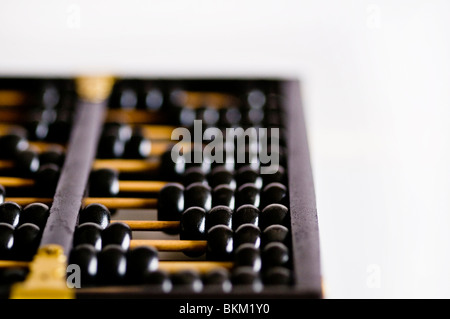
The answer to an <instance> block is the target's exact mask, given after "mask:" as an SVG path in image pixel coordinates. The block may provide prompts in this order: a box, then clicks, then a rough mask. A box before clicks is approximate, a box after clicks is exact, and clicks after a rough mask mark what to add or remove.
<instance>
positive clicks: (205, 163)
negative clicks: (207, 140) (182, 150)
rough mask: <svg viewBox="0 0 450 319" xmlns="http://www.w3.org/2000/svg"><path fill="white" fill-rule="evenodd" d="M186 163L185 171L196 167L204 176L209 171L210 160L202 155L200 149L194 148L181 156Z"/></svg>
mask: <svg viewBox="0 0 450 319" xmlns="http://www.w3.org/2000/svg"><path fill="white" fill-rule="evenodd" d="M183 157H184V160H185V161H186V164H185V165H186V169H188V168H190V167H198V168H200V169H201V170H202V171H203V172H204V173H205V174H207V173H209V171H210V170H211V159H210V158H209V157H208V156H206V155H205V154H204V153H203V150H202V149H197V148H196V147H195V146H194V147H193V149H192V150H191V151H189V152H187V153H186V154H184V155H183Z"/></svg>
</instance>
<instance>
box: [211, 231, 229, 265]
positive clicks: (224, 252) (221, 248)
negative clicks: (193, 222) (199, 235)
mask: <svg viewBox="0 0 450 319" xmlns="http://www.w3.org/2000/svg"><path fill="white" fill-rule="evenodd" d="M207 242H208V244H207V249H206V257H207V259H209V260H230V259H231V256H232V253H233V230H231V228H230V227H227V226H225V225H217V226H214V227H212V228H211V229H210V230H209V231H208V233H207Z"/></svg>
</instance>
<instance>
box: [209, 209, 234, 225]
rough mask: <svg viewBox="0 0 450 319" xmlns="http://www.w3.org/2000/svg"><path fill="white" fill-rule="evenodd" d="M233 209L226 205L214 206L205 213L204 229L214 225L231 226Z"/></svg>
mask: <svg viewBox="0 0 450 319" xmlns="http://www.w3.org/2000/svg"><path fill="white" fill-rule="evenodd" d="M232 216H233V210H232V209H231V208H230V207H228V206H223V205H219V206H214V207H213V208H211V210H210V211H209V212H208V213H206V231H208V230H210V229H211V228H212V227H214V226H216V225H225V226H228V227H230V228H231V220H232V219H231V218H232Z"/></svg>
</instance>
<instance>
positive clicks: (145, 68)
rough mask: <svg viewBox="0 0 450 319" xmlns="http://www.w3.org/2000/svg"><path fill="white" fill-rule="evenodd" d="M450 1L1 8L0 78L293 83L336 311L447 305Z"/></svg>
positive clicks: (15, 4) (178, 0) (11, 4)
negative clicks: (350, 305) (299, 94)
mask: <svg viewBox="0 0 450 319" xmlns="http://www.w3.org/2000/svg"><path fill="white" fill-rule="evenodd" d="M449 14H450V2H449V1H445V0H442V1H418V0H403V1H400V0H390V1H387V0H371V1H367V0H354V1H350V0H340V1H332V0H329V1H324V0H322V1H317V0H316V1H313V0H310V1H287V0H284V1H283V0H278V1H256V0H253V1H223V2H222V1H206V0H204V1H198V0H197V1H193V0H189V1H182V0H174V1H163V0H157V1H149V2H146V1H136V0H134V1H124V2H111V1H97V2H96V4H92V3H91V1H76V0H74V1H44V2H42V1H40V2H31V1H30V2H23V1H3V2H2V4H1V5H0V43H1V44H0V72H1V73H4V74H11V73H14V74H20V73H27V74H33V73H36V74H42V75H46V74H48V73H58V74H61V73H83V72H88V73H96V72H113V73H129V74H144V75H149V76H150V75H158V74H159V75H186V74H187V75H195V76H202V75H231V76H232V75H252V74H253V75H254V74H260V75H286V74H288V75H296V76H299V77H301V79H302V80H303V92H304V102H305V107H306V113H307V119H308V128H309V138H310V143H311V151H312V160H313V166H314V175H315V182H316V188H317V201H318V209H319V219H320V231H321V244H322V257H323V274H324V277H325V282H326V288H327V291H326V292H327V297H329V298H349V297H353V298H380V297H383V298H417V297H445V298H449V297H450V271H449V269H450V267H449V266H450V249H449V243H450V232H449V228H450V227H449V225H450V199H449V198H450V196H449V194H450V170H449V164H450V143H449V120H450V93H449V92H450V90H449V87H450V63H449V57H450V37H449V30H450V19H449Z"/></svg>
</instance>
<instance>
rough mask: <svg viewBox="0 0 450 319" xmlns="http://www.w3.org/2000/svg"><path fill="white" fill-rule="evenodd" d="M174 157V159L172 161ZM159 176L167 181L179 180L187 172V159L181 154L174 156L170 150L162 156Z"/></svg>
mask: <svg viewBox="0 0 450 319" xmlns="http://www.w3.org/2000/svg"><path fill="white" fill-rule="evenodd" d="M172 155H173V156H174V158H173V159H172ZM160 158H161V165H160V167H159V176H160V177H161V178H162V179H165V180H177V179H179V177H180V176H181V175H182V174H183V173H184V172H185V170H186V159H185V158H184V157H183V156H182V155H180V154H172V150H171V149H169V150H167V151H165V152H164V153H163V154H162V155H161V157H160Z"/></svg>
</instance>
